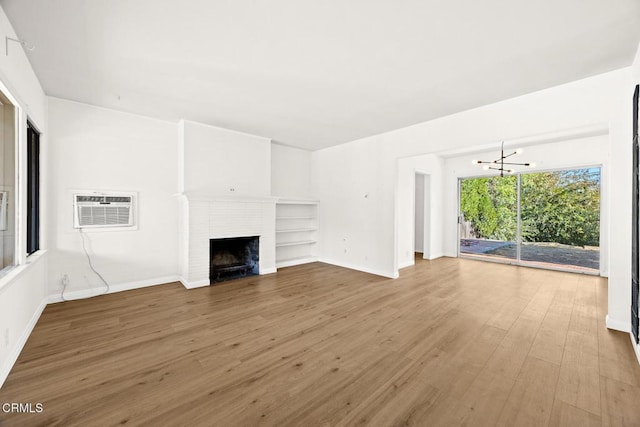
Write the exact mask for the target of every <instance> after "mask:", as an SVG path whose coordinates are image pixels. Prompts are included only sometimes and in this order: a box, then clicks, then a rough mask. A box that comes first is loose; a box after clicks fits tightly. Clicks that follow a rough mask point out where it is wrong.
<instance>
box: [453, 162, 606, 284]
mask: <svg viewBox="0 0 640 427" xmlns="http://www.w3.org/2000/svg"><path fill="white" fill-rule="evenodd" d="M459 223H460V227H459V228H460V255H461V256H465V257H473V258H478V259H489V260H491V259H493V260H501V261H506V262H512V263H517V264H520V265H528V266H535V267H544V268H554V269H562V270H570V271H578V272H586V273H595V274H597V273H599V270H600V248H599V242H600V168H598V167H593V168H582V169H568V170H560V171H552V172H537V173H526V174H518V175H510V176H506V177H499V176H495V177H489V178H487V177H483V178H465V179H461V180H460V216H459Z"/></svg>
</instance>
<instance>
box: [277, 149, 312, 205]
mask: <svg viewBox="0 0 640 427" xmlns="http://www.w3.org/2000/svg"><path fill="white" fill-rule="evenodd" d="M271 195H272V196H276V197H284V198H289V199H295V198H298V199H309V198H312V192H311V152H309V151H306V150H300V149H298V148H292V147H287V146H284V145H280V144H275V143H272V144H271Z"/></svg>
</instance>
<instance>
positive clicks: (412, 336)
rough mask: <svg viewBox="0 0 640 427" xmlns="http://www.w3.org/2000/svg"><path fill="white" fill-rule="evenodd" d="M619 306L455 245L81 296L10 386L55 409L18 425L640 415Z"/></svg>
mask: <svg viewBox="0 0 640 427" xmlns="http://www.w3.org/2000/svg"><path fill="white" fill-rule="evenodd" d="M496 278H497V279H496ZM605 314H606V279H602V278H593V277H586V276H580V275H572V274H567V273H561V272H553V271H541V270H535V269H530V268H520V267H513V266H507V265H500V264H491V263H483V262H479V261H473V260H463V259H452V258H442V259H439V260H435V261H426V260H417V262H416V265H415V266H413V267H410V268H407V269H404V270H403V272H402V277H400V278H399V279H397V280H391V279H385V278H381V277H377V276H373V275H370V274H366V273H361V272H357V271H352V270H347V269H343V268H339V267H335V266H330V265H326V264H322V263H313V264H306V265H301V266H295V267H289V268H285V269H281V270H279V271H278V273H276V274H273V275H267V276H253V277H249V278H243V279H239V280H237V281H233V282H226V283H223V284H219V285H216V286H212V287H208V288H199V289H193V290H186V289H184V288H183V287H182V285H180V284H179V283H170V284H164V285H159V286H154V287H149V288H144V289H138V290H133V291H128V292H121V293H117V294H110V295H104V296H100V297H96V298H92V299H88V300H81V301H70V302H66V303H60V304H54V305H51V306H48V307H47V308H46V309H45V311H44V313H43V315H42V317H41V319H40V320H39V322H38V324H37V325H36V327H35V329H34V331H33V333H32V335H31V336H30V338H29V340H28V342H27V344H26V346H25V348H24V350H23V352H22V354H21V355H20V357H19V359H18V362H17V363H16V365H15V367H14V369H13V370H12V372H11V373H10V375H9V377H8V379H7V381H6V383H5V384H4V386H3V387H2V389H0V402H42V403H43V404H44V407H45V411H44V413H42V414H4V413H0V425H3V426H4V425H11V426H14V425H16V426H22V425H25V426H32V425H64V426H74V425H78V426H85V425H116V424H121V423H125V424H132V425H140V424H145V425H158V424H160V425H196V426H197V425H203V426H208V425H225V426H235V425H238V426H244V425H258V424H260V425H274V426H275V425H277V426H282V425H323V426H324V425H357V424H366V425H400V424H404V425H421V426H422V425H429V426H450V425H494V424H496V423H498V424H503V425H526V424H532V423H533V424H535V425H546V424H547V423H549V424H551V425H572V424H573V425H590V424H589V423H591V424H593V423H595V424H598V422H597V421H598V419H599V418H598V414H601V421H602V424H603V425H621V424H622V425H624V423H627V425H633V423H636V422H637V415H636V413H637V412H638V407H637V405H635V406H634V404H633V402H632V399H637V396H638V394H637V393H638V389H639V388H640V366H639V365H638V363H637V361H636V360H635V355H634V354H633V350H632V348H631V345H630V341H629V337H628V335H627V334H622V333H618V332H612V331H608V330H607V329H606V328H605V327H604V320H603V317H604V315H605Z"/></svg>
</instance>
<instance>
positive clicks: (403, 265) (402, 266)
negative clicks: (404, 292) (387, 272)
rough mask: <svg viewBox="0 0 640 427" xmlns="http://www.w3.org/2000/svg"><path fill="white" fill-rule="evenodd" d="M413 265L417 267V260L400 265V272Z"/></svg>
mask: <svg viewBox="0 0 640 427" xmlns="http://www.w3.org/2000/svg"><path fill="white" fill-rule="evenodd" d="M412 265H416V262H415V260H411V261H406V262H403V263H400V265H398V270H402V269H403V268H407V267H411V266H412Z"/></svg>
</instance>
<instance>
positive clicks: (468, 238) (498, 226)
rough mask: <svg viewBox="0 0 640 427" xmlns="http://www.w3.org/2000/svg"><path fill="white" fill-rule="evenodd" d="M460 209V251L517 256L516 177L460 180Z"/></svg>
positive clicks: (512, 258)
mask: <svg viewBox="0 0 640 427" xmlns="http://www.w3.org/2000/svg"><path fill="white" fill-rule="evenodd" d="M460 212H462V215H461V217H460V221H459V223H460V226H459V227H460V253H461V254H467V255H472V256H475V257H478V258H494V259H500V260H503V261H515V260H517V246H518V241H517V234H518V233H517V228H518V181H517V177H515V176H512V175H510V176H505V177H499V176H492V177H483V178H469V179H463V180H461V181H460Z"/></svg>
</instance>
